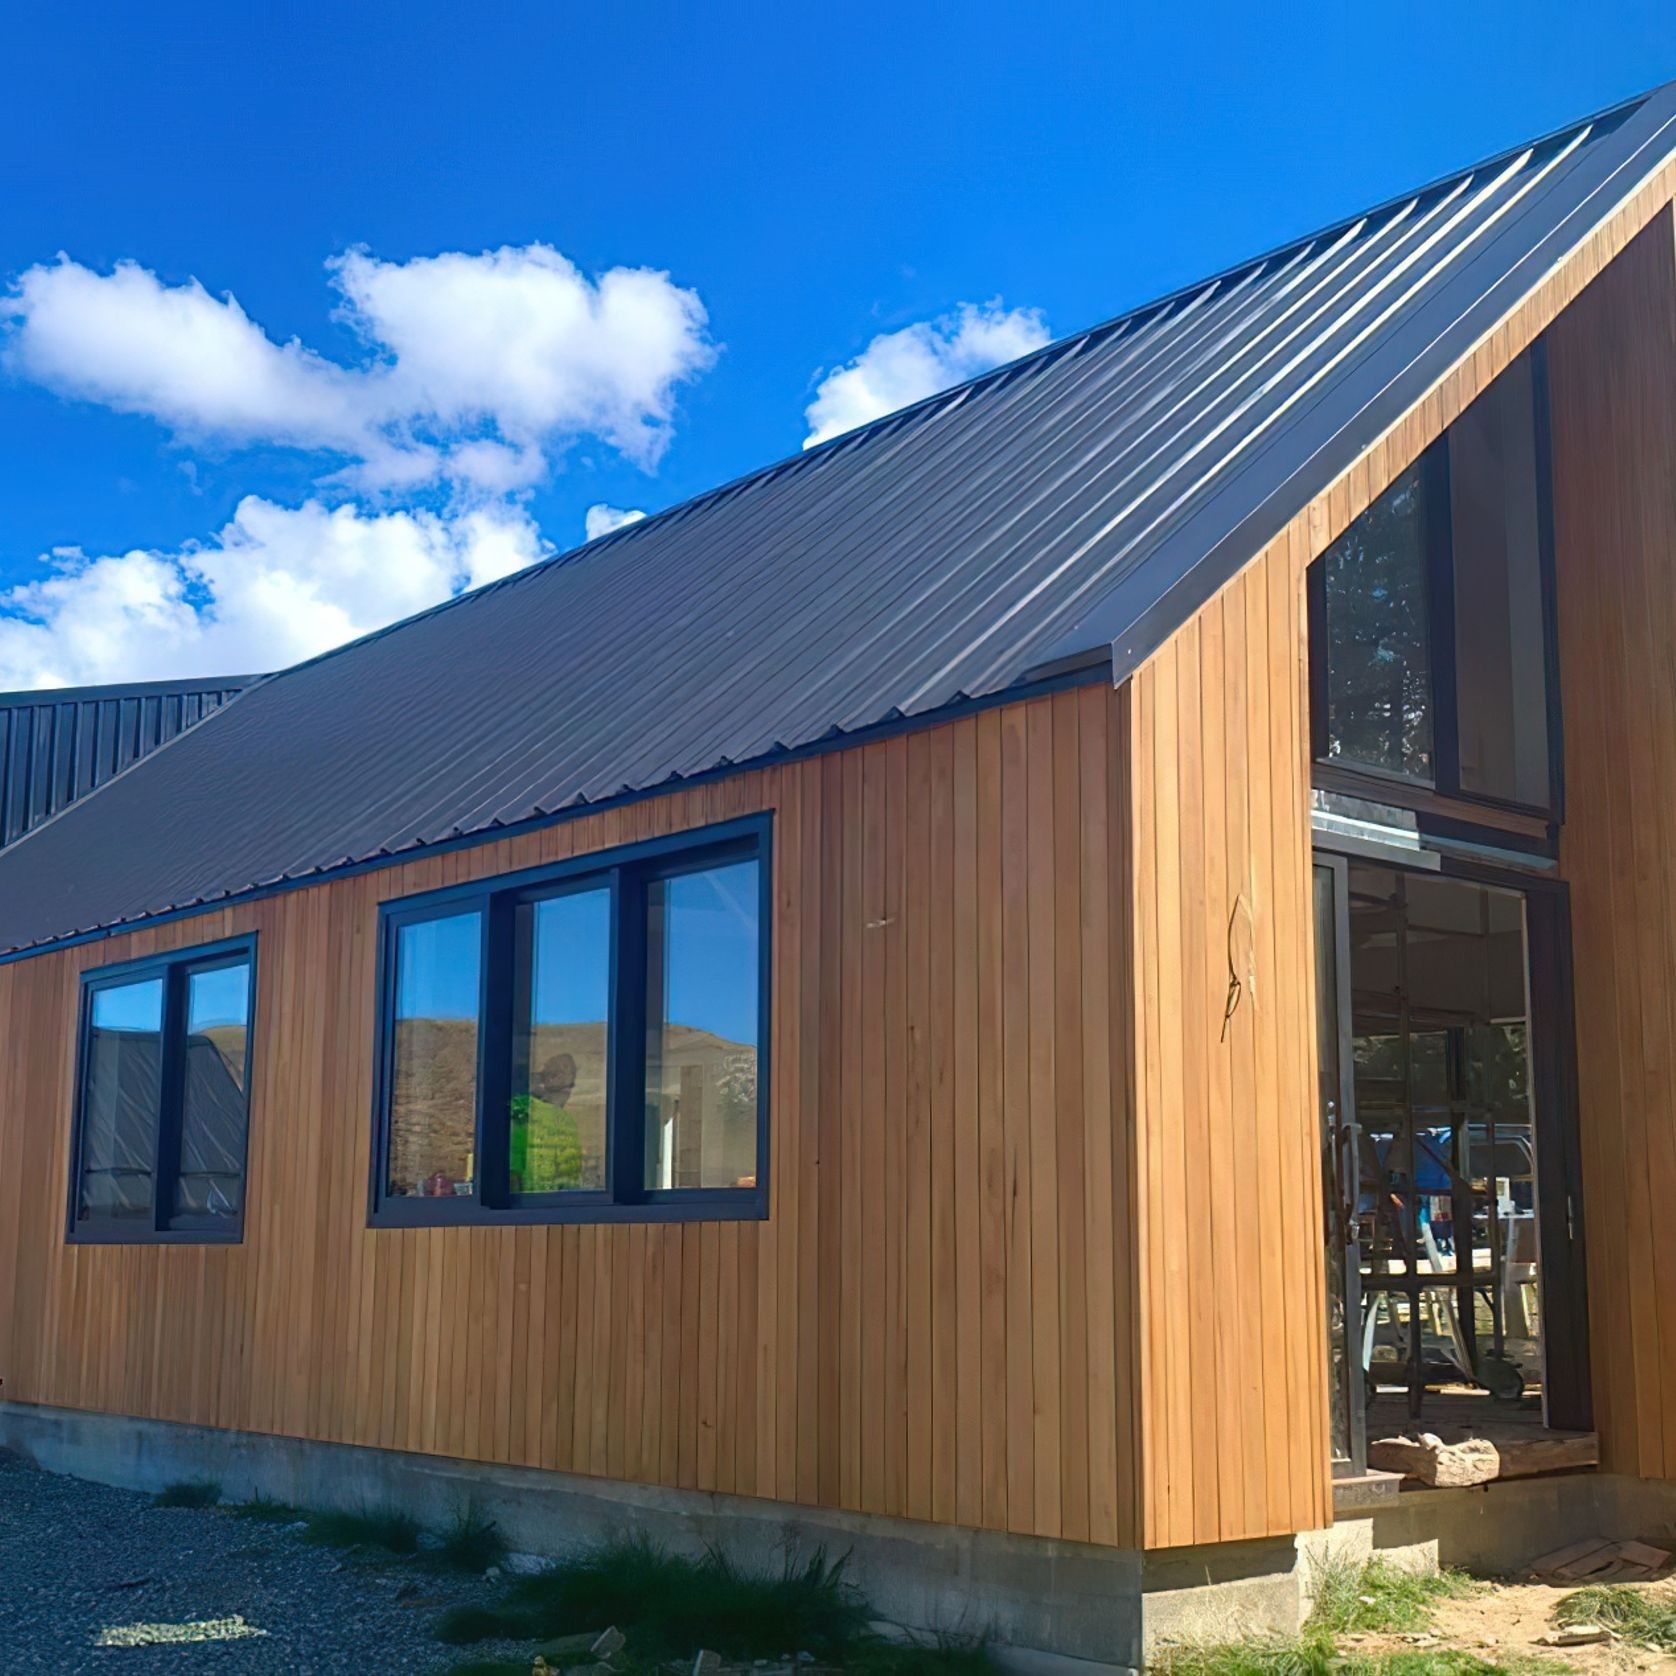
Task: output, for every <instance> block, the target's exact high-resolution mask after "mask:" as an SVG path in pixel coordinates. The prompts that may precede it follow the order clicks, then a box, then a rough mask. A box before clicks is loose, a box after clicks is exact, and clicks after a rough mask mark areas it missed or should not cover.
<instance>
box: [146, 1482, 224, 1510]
mask: <svg viewBox="0 0 1676 1676" xmlns="http://www.w3.org/2000/svg"><path fill="white" fill-rule="evenodd" d="M220 1500H221V1486H220V1485H219V1484H217V1483H216V1482H215V1481H214V1480H213V1479H210V1478H183V1479H181V1480H180V1482H179V1483H176V1484H165V1485H164V1486H163V1488H162V1489H161V1490H159V1491H158V1492H157V1494H156V1495H154V1496H153V1497H152V1498H151V1504H152V1506H153V1507H214V1506H215V1504H216V1503H217V1502H218V1501H220Z"/></svg>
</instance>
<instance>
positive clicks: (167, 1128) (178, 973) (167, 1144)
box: [151, 963, 186, 1233]
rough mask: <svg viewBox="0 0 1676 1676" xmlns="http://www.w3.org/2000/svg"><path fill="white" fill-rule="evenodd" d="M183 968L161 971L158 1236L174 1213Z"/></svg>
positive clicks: (155, 1140) (155, 1158)
mask: <svg viewBox="0 0 1676 1676" xmlns="http://www.w3.org/2000/svg"><path fill="white" fill-rule="evenodd" d="M185 995H186V968H185V967H184V966H182V965H180V964H178V963H171V964H170V965H168V966H166V967H165V968H164V970H163V1030H162V1037H161V1040H160V1042H159V1044H158V1054H157V1078H158V1087H157V1120H156V1123H155V1125H154V1127H153V1131H152V1148H151V1223H152V1227H153V1228H154V1229H155V1230H156V1231H157V1232H159V1233H161V1232H163V1231H164V1230H165V1229H166V1228H167V1227H168V1225H169V1219H170V1216H171V1215H172V1214H173V1211H174V1199H175V1182H176V1179H177V1177H178V1176H179V1174H180V1125H181V1104H182V1101H183V1098H184V1095H185V1086H184V1083H185V1079H184V1070H185V1063H184V1062H185V1051H184V1050H185V1034H186V1031H185V1022H184V1018H183V1013H184V1009H185Z"/></svg>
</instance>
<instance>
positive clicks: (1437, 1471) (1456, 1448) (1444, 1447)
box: [1368, 1433, 1501, 1487]
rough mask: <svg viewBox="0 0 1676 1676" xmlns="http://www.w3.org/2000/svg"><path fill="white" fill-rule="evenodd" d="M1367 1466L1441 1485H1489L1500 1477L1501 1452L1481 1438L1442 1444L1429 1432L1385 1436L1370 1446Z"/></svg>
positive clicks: (1425, 1482) (1423, 1482) (1424, 1482)
mask: <svg viewBox="0 0 1676 1676" xmlns="http://www.w3.org/2000/svg"><path fill="white" fill-rule="evenodd" d="M1368 1465H1369V1466H1370V1467H1377V1468H1378V1469H1379V1470H1380V1471H1381V1472H1400V1473H1401V1474H1402V1475H1403V1477H1404V1478H1415V1479H1418V1480H1419V1481H1420V1482H1421V1483H1422V1484H1432V1485H1437V1486H1442V1487H1458V1486H1461V1485H1466V1484H1488V1483H1489V1482H1490V1481H1491V1479H1493V1478H1498V1477H1500V1476H1501V1455H1500V1453H1499V1452H1498V1450H1497V1449H1496V1446H1495V1445H1494V1444H1493V1443H1491V1442H1490V1441H1489V1440H1488V1439H1486V1438H1482V1437H1469V1438H1466V1439H1464V1440H1463V1441H1462V1442H1460V1443H1442V1442H1439V1441H1438V1440H1437V1439H1436V1438H1435V1437H1434V1436H1432V1434H1430V1433H1427V1434H1426V1436H1424V1437H1421V1438H1418V1439H1416V1438H1412V1437H1383V1438H1380V1439H1379V1440H1378V1441H1377V1442H1376V1443H1370V1444H1369V1445H1368Z"/></svg>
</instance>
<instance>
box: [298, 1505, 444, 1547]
mask: <svg viewBox="0 0 1676 1676" xmlns="http://www.w3.org/2000/svg"><path fill="white" fill-rule="evenodd" d="M307 1519H308V1529H307V1530H306V1531H304V1532H303V1540H304V1541H305V1542H317V1543H319V1544H320V1545H321V1547H323V1548H381V1549H383V1551H384V1552H385V1553H387V1554H417V1553H418V1552H419V1524H418V1521H417V1520H414V1519H410V1518H409V1517H408V1516H407V1515H406V1514H405V1513H392V1512H362V1513H310V1514H308V1515H307Z"/></svg>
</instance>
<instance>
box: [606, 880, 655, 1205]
mask: <svg viewBox="0 0 1676 1676" xmlns="http://www.w3.org/2000/svg"><path fill="white" fill-rule="evenodd" d="M645 973H646V879H645V875H644V873H643V872H642V871H640V870H639V869H637V868H634V867H618V868H615V869H614V870H613V874H612V890H611V1016H610V1018H609V1020H608V1022H607V1027H606V1029H607V1041H608V1049H607V1052H608V1063H609V1065H610V1067H611V1077H610V1084H609V1087H608V1088H607V1091H606V1101H607V1104H606V1112H607V1124H608V1133H609V1135H610V1143H609V1145H608V1147H607V1149H606V1157H607V1160H608V1168H607V1176H606V1181H607V1185H608V1187H609V1189H610V1193H611V1198H612V1200H613V1201H614V1202H615V1203H617V1204H634V1203H637V1202H638V1201H639V1200H641V1199H643V1198H644V1197H645V1184H646V1175H645V1144H646V1096H645V1081H646V1059H645V1045H646V1021H645V1003H646V982H645Z"/></svg>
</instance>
